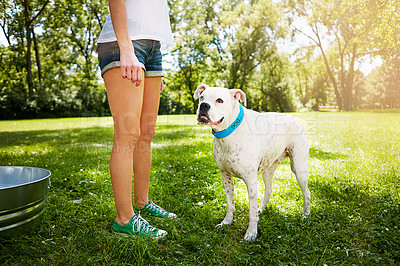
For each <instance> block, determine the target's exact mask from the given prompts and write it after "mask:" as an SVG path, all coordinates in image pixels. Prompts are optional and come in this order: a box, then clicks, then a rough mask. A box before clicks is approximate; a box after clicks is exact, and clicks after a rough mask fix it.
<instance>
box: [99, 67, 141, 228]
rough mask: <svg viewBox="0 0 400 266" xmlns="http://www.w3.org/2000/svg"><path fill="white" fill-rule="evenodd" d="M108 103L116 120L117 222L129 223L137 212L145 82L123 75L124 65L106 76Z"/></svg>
mask: <svg viewBox="0 0 400 266" xmlns="http://www.w3.org/2000/svg"><path fill="white" fill-rule="evenodd" d="M103 78H104V82H105V85H106V89H107V96H108V102H109V105H110V109H111V113H112V116H113V120H114V144H113V149H112V152H111V157H110V174H111V182H112V187H113V192H114V201H115V208H116V210H117V218H116V220H117V222H118V223H119V224H126V223H128V222H129V220H130V219H131V218H132V216H133V215H134V211H133V206H132V170H133V168H132V167H133V165H132V161H133V150H134V147H135V146H136V144H137V142H138V139H139V138H140V116H141V111H142V102H143V90H144V82H142V83H141V85H140V86H139V87H137V86H136V85H135V84H134V83H132V82H131V81H130V80H127V79H123V78H122V77H121V70H120V68H113V69H111V70H108V71H107V72H105V73H104V75H103Z"/></svg>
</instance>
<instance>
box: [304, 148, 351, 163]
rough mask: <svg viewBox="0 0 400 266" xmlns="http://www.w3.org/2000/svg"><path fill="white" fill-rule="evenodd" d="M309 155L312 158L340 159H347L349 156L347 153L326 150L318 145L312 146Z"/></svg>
mask: <svg viewBox="0 0 400 266" xmlns="http://www.w3.org/2000/svg"><path fill="white" fill-rule="evenodd" d="M309 156H310V158H315V159H318V160H338V159H346V158H347V157H348V156H347V155H346V154H341V153H333V152H326V151H323V150H320V149H318V148H316V147H310V153H309Z"/></svg>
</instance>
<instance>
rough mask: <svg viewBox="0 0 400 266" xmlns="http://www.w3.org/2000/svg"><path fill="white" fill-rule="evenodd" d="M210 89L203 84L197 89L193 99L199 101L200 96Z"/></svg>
mask: <svg viewBox="0 0 400 266" xmlns="http://www.w3.org/2000/svg"><path fill="white" fill-rule="evenodd" d="M207 88H208V85H206V84H201V85H200V86H198V87H197V89H196V91H195V92H194V95H193V97H194V98H195V99H198V98H199V97H200V95H201V94H202V93H203V92H204V91H205V90H206V89H207Z"/></svg>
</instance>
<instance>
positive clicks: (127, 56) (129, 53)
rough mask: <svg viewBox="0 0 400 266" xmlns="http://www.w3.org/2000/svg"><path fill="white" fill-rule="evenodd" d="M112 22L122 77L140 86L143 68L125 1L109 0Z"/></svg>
mask: <svg viewBox="0 0 400 266" xmlns="http://www.w3.org/2000/svg"><path fill="white" fill-rule="evenodd" d="M108 4H109V7H110V15H111V21H112V24H113V27H114V32H115V36H116V37H117V41H118V46H119V49H120V61H121V75H122V77H123V78H126V79H128V80H131V81H132V82H136V86H139V85H140V83H141V82H142V78H143V77H142V68H141V66H140V63H139V60H138V59H137V57H136V55H135V52H134V48H133V44H132V41H131V37H130V35H129V28H128V15H127V12H126V7H125V1H124V0H109V1H108Z"/></svg>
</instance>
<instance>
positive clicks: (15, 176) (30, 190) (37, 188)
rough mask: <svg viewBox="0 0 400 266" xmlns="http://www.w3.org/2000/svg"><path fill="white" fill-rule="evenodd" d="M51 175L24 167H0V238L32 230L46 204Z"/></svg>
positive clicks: (39, 169)
mask: <svg viewBox="0 0 400 266" xmlns="http://www.w3.org/2000/svg"><path fill="white" fill-rule="evenodd" d="M50 175H51V173H50V171H48V170H45V169H41V168H36V167H24V166H0V237H9V236H11V235H14V234H17V233H20V232H23V231H26V230H29V229H31V228H32V226H34V225H35V224H36V223H37V222H38V221H39V220H40V218H41V216H42V213H43V211H44V206H45V204H46V195H47V189H48V187H49V184H50Z"/></svg>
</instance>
